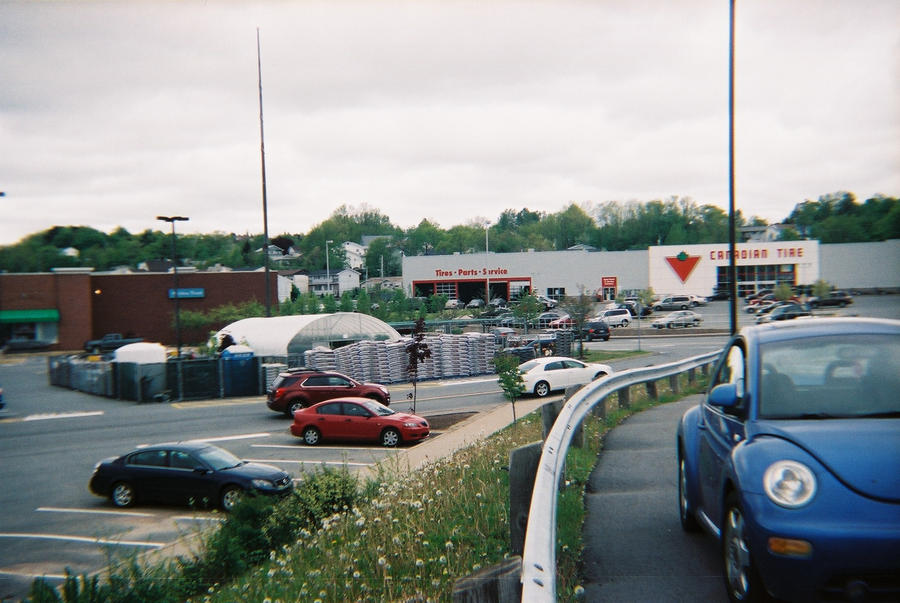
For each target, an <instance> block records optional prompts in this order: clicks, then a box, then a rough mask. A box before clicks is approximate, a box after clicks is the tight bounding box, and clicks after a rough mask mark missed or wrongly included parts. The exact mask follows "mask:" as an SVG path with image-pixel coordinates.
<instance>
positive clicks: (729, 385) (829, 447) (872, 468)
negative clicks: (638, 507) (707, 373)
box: [675, 318, 900, 601]
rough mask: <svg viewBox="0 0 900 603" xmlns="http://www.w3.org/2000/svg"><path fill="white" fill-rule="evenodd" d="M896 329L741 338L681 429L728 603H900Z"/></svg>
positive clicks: (820, 327)
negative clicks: (717, 547)
mask: <svg viewBox="0 0 900 603" xmlns="http://www.w3.org/2000/svg"><path fill="white" fill-rule="evenodd" d="M898 391H900V321H897V320H886V319H859V318H823V319H816V320H803V321H788V322H781V323H777V324H766V325H758V326H752V327H745V328H744V329H742V330H741V331H740V332H739V333H738V334H737V335H735V336H733V337H732V338H731V340H730V341H729V342H728V344H727V345H726V346H725V348H724V350H723V352H722V354H721V356H720V358H719V360H718V363H717V365H716V367H715V369H714V370H713V373H712V380H711V382H710V390H709V393H708V394H706V396H705V397H704V399H703V400H702V401H701V402H700V403H699V404H698V405H696V406H694V407H692V408H691V409H689V410H688V411H687V412H686V413H685V414H684V415H683V417H682V418H681V421H680V423H679V425H678V429H677V437H676V442H675V444H676V453H677V457H676V458H677V465H676V466H677V480H676V481H677V484H678V507H679V515H680V518H681V526H682V528H683V529H684V530H686V531H696V530H699V529H701V528H702V529H705V530H706V531H707V532H709V533H710V534H711V535H713V536H714V537H715V538H717V539H718V540H719V543H720V554H721V557H722V561H723V575H724V579H725V586H726V589H727V593H728V596H729V598H730V599H731V600H732V601H760V600H768V599H769V598H770V597H771V598H774V599H776V600H785V601H817V600H828V601H831V600H849V601H862V600H866V601H868V600H879V601H881V600H884V601H897V600H900V397H898V396H897V392H898Z"/></svg>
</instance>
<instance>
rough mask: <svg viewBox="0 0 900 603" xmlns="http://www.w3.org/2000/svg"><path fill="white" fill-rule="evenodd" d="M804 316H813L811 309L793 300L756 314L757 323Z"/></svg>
mask: <svg viewBox="0 0 900 603" xmlns="http://www.w3.org/2000/svg"><path fill="white" fill-rule="evenodd" d="M802 316H812V314H811V313H810V311H809V309H808V308H807V307H806V306H805V305H804V304H797V303H793V302H786V303H785V302H782V303H779V304H778V305H777V306H775V307H774V308H772V309H771V310H769V311H768V312H760V313H758V314H757V316H756V322H757V324H762V323H765V322H778V321H780V320H792V319H794V318H800V317H802Z"/></svg>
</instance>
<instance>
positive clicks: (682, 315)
mask: <svg viewBox="0 0 900 603" xmlns="http://www.w3.org/2000/svg"><path fill="white" fill-rule="evenodd" d="M702 322H703V317H702V316H700V315H699V314H697V313H696V312H693V311H691V310H679V311H678V312H671V313H670V314H666V315H665V316H661V317H660V318H657V319H656V320H654V321H653V322H652V323H650V324H651V325H652V326H653V328H654V329H676V328H678V327H699V326H700V323H702Z"/></svg>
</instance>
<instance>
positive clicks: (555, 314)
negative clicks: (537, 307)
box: [536, 310, 569, 329]
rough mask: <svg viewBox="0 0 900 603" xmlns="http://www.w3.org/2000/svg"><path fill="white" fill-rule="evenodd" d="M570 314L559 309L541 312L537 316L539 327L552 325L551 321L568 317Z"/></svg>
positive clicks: (544, 327)
mask: <svg viewBox="0 0 900 603" xmlns="http://www.w3.org/2000/svg"><path fill="white" fill-rule="evenodd" d="M568 316H569V315H568V314H566V313H565V312H560V311H558V310H551V311H548V312H541V313H540V314H538V317H537V321H536V322H537V327H538V328H539V329H546V328H547V327H549V326H550V323H551V322H553V321H554V320H559V319H560V318H566V317H568Z"/></svg>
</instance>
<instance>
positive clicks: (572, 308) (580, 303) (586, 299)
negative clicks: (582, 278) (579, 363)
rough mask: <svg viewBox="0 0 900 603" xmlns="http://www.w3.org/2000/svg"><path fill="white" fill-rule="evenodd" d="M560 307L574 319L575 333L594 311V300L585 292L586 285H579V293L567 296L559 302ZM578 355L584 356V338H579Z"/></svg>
mask: <svg viewBox="0 0 900 603" xmlns="http://www.w3.org/2000/svg"><path fill="white" fill-rule="evenodd" d="M559 307H560V308H561V309H562V310H563V311H564V312H566V313H567V314H568V315H569V318H571V319H572V328H573V329H574V331H575V333H581V332H582V329H583V328H584V323H586V322H587V319H588V318H590V317H591V314H592V313H593V312H594V300H593V299H591V296H590V295H587V294H586V293H585V289H584V285H581V284H579V285H578V295H573V296H567V297H565V298H563V299H562V301H560V303H559ZM578 357H579V358H584V340H583V339H582V338H581V337H579V338H578Z"/></svg>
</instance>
